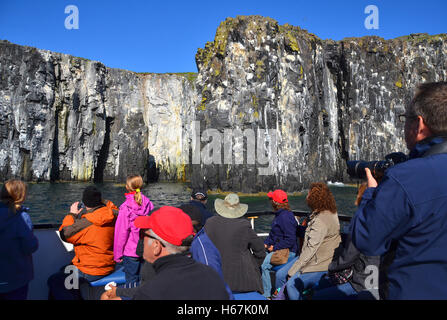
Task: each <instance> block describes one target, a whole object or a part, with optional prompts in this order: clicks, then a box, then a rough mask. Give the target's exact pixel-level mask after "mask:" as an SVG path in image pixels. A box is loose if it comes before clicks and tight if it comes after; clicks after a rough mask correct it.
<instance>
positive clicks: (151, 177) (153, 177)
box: [147, 154, 160, 182]
mask: <svg viewBox="0 0 447 320" xmlns="http://www.w3.org/2000/svg"><path fill="white" fill-rule="evenodd" d="M159 175H160V168H158V167H157V162H156V161H155V157H154V156H153V155H151V154H149V157H148V161H147V182H157V181H158V177H159Z"/></svg>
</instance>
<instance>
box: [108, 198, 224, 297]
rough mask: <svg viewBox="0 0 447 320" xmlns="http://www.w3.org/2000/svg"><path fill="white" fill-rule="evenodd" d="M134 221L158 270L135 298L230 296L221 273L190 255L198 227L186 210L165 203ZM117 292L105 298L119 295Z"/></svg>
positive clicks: (144, 255)
mask: <svg viewBox="0 0 447 320" xmlns="http://www.w3.org/2000/svg"><path fill="white" fill-rule="evenodd" d="M134 224H135V226H136V227H137V228H140V229H141V234H142V236H143V241H144V252H143V258H144V259H145V260H146V261H147V262H150V263H152V265H153V267H154V270H155V276H154V277H153V278H151V279H150V280H148V281H146V282H144V283H143V284H142V285H141V286H140V287H138V290H137V292H136V293H135V295H134V296H133V299H134V300H228V298H229V296H228V293H227V291H226V288H225V283H224V282H223V280H222V278H221V277H220V276H219V274H218V273H217V272H216V271H215V270H214V269H213V268H211V267H209V266H206V265H204V264H201V263H198V262H196V261H195V260H193V259H192V258H191V257H189V255H188V254H189V247H190V245H191V242H192V240H193V238H194V230H193V226H192V222H191V218H190V217H189V216H188V215H187V214H186V213H184V212H183V211H182V210H181V209H179V208H175V207H170V206H164V207H161V208H160V209H159V210H157V211H155V212H154V213H152V214H151V215H150V216H144V217H138V218H136V219H135V222H134ZM113 292H116V291H114V290H110V291H108V292H106V293H104V294H103V296H102V297H101V298H102V299H103V300H109V299H117V298H118V299H119V297H116V296H114V293H113Z"/></svg>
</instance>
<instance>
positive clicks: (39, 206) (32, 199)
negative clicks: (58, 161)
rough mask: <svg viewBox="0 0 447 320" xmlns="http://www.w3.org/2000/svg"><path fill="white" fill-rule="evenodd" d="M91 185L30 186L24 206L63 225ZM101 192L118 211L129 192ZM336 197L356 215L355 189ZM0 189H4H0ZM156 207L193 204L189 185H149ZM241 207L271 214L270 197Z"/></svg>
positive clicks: (295, 206)
mask: <svg viewBox="0 0 447 320" xmlns="http://www.w3.org/2000/svg"><path fill="white" fill-rule="evenodd" d="M89 185H92V183H88V182H56V183H54V182H53V183H50V182H39V183H28V194H27V198H26V201H25V202H24V206H26V207H28V208H29V212H28V213H29V215H30V217H31V220H32V222H33V224H34V225H38V224H53V225H60V224H61V223H62V220H63V218H64V216H65V215H66V214H68V213H69V211H70V206H71V204H72V203H74V202H76V201H80V200H81V199H82V192H83V190H84V189H85V188H86V187H87V186H89ZM95 185H96V186H97V187H98V189H99V190H101V192H102V195H103V198H104V199H108V200H111V201H112V202H113V203H114V204H115V205H116V206H117V207H119V206H120V205H121V204H122V203H123V202H124V200H125V197H124V193H125V192H127V191H126V189H125V185H124V184H116V183H110V182H108V183H96V184H95ZM328 185H329V188H330V190H331V192H332V193H333V194H334V197H335V201H336V204H337V211H338V214H339V215H346V216H352V215H353V214H354V213H355V211H356V206H355V205H354V201H355V198H356V195H357V186H356V185H345V184H343V183H331V182H329V183H328ZM0 187H1V186H0ZM141 191H142V193H143V194H144V195H146V196H147V197H148V198H149V199H150V200H151V201H152V203H153V204H154V206H155V209H157V208H160V207H162V206H165V205H169V206H179V205H181V204H183V203H186V202H188V201H189V200H190V196H191V189H190V188H189V184H187V183H168V182H167V183H163V182H157V183H149V184H147V185H145V186H144V187H143V188H142V189H141ZM225 195H226V194H223V193H222V194H219V193H212V194H209V195H208V201H207V204H206V206H207V207H208V209H209V210H210V211H211V212H213V213H214V214H216V213H215V210H214V201H215V199H216V198H220V199H223V198H225ZM306 196H307V191H304V192H302V193H300V194H296V195H289V197H288V198H289V204H290V207H291V209H292V210H295V211H307V212H308V211H309V208H308V207H307V205H306V200H305V198H306ZM239 199H240V202H241V203H246V204H248V212H247V214H246V215H245V216H246V217H249V216H253V214H251V213H254V212H265V211H271V210H272V207H271V205H270V201H269V199H268V197H267V196H266V195H265V194H264V195H243V194H240V195H239ZM272 220H273V214H271V215H262V216H261V215H259V216H258V218H256V219H255V220H254V228H255V231H256V232H258V233H265V232H267V233H268V232H269V230H270V224H271V222H272Z"/></svg>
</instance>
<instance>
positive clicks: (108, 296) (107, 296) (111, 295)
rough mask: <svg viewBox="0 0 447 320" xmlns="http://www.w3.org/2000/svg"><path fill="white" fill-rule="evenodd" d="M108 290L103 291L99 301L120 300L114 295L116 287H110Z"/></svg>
mask: <svg viewBox="0 0 447 320" xmlns="http://www.w3.org/2000/svg"><path fill="white" fill-rule="evenodd" d="M110 288H111V289H110V290H107V291H105V292H104V293H103V294H102V295H101V300H121V298H120V297H118V296H117V295H116V287H115V286H112V285H110Z"/></svg>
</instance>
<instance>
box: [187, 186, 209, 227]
mask: <svg viewBox="0 0 447 320" xmlns="http://www.w3.org/2000/svg"><path fill="white" fill-rule="evenodd" d="M207 201H208V195H207V193H206V191H205V190H204V189H197V188H195V189H193V190H192V193H191V200H190V201H189V204H192V205H194V206H196V207H197V208H199V210H200V212H201V213H202V224H203V225H205V223H206V220H208V219H209V218H211V217H212V216H213V214H212V213H211V212H209V211H208V209H207V208H206V203H207Z"/></svg>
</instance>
